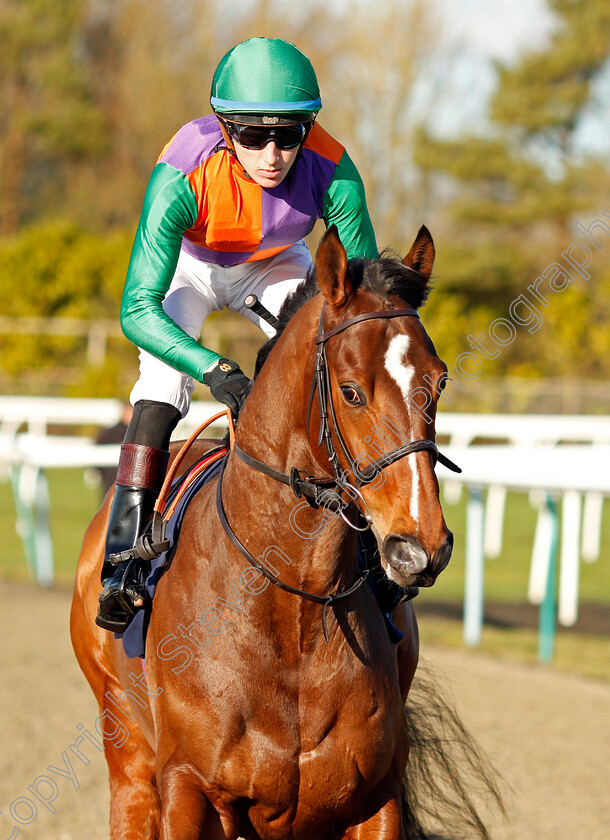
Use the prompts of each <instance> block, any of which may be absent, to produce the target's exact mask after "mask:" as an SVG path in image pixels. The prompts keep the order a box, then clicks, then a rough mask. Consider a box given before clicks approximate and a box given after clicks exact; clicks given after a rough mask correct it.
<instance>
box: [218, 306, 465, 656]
mask: <svg viewBox="0 0 610 840" xmlns="http://www.w3.org/2000/svg"><path fill="white" fill-rule="evenodd" d="M403 316H409V317H412V318H418V319H419V315H418V313H417V310H416V309H412V308H407V309H384V310H380V311H377V312H365V313H363V314H362V315H356V316H355V317H354V318H349V319H348V320H347V321H343V322H341V323H340V324H337V326H336V327H333V328H332V329H330V330H328V331H327V332H324V327H323V317H324V304H322V310H321V312H320V321H319V324H318V334H317V336H316V339H315V342H316V344H317V345H318V350H317V353H316V361H315V365H314V375H313V380H312V384H311V391H310V395H309V404H308V409H307V425H308V427H309V416H310V414H311V408H312V404H313V399H314V395H315V393H316V391H317V393H318V405H319V409H320V433H319V435H318V446H320V445H321V444H322V441H324V445H325V447H326V452H327V454H328V460H329V462H330V463H331V465H332V470H333V475H334V477H333V478H326V477H325V478H315V477H313V476H306V477H305V478H301V473H302V470H298V469H297V468H296V467H293V468H292V469H291V471H290V473H283V472H281V471H280V470H276V469H275V468H274V467H270V466H269V465H268V464H265V463H263V462H262V461H259V460H258V459H257V458H254V457H253V456H252V455H249V454H248V453H247V452H245V451H244V450H243V449H241V447H239V446H238V445H237V443H235V444H234V447H233V451H234V452H235V454H236V455H237V456H238V457H239V458H241V460H242V461H244V463H246V464H247V465H248V466H249V467H251V468H252V469H255V470H257V471H258V472H261V473H264V475H267V476H270V477H271V478H273V479H275V480H276V481H280V482H281V483H282V484H286V485H287V486H288V487H290V488H291V489H292V491H293V493H294V494H295V496H296V497H297V498H300V497H301V496H305V498H306V499H307V500H308V501H309V503H310V504H311V505H312V506H314V507H317V506H319V505H321V504H324V503H325V502H328V498H329V495H328V494H329V491H330V492H331V493H332V488H333V487H338V488H339V490H340V491H344V492H345V493H346V494H347V495H348V496H349V497H350V499H351V500H354V497H358V498H360V499H362V494H361V493H360V489H359V488H360V487H361V486H362V485H364V484H368V483H370V482H371V481H373V479H374V478H375V477H376V475H377V473H378V472H379V471H380V470H381V469H383V468H384V467H387V466H389V465H390V464H393V463H394V462H395V461H398V460H399V459H400V458H403V457H404V456H405V455H411V454H412V453H413V452H422V451H428V452H430V453H431V454H432V457H433V458H434V462H435V463H436V461H440V462H441V464H444V466H446V467H448V469H450V470H452V471H453V472H461V469H460V468H459V467H458V466H456V464H454V463H453V462H452V461H450V460H449V459H448V458H446V457H445V456H444V455H442V454H441V453H440V452H439V451H438V449H437V446H436V444H435V443H434V441H433V440H429V439H427V438H423V439H421V440H415V441H411V442H410V443H405V444H403V445H402V446H399V447H397V448H396V449H393V450H392V451H391V452H389V453H388V454H387V455H386V454H384V455H383V457H382V458H379V459H377V460H376V461H372V462H371V463H370V465H369V467H368V469H367V470H366V471H363V470H360V469H359V467H358V465H357V463H356V461H355V460H354V459H353V458H352V456H351V454H350V452H349V449H348V447H347V444H346V443H345V440H344V438H343V435H342V434H341V431H340V429H339V425H338V423H337V416H336V412H335V407H334V404H333V400H332V393H331V386H330V374H329V369H328V360H327V358H326V343H327V341H328V340H329V339H331V338H333V337H334V336H335V335H338V334H339V333H341V332H343V331H344V330H347V329H349V327H353V326H354V325H356V324H360V323H362V322H364V321H372V320H379V319H381V318H399V317H403ZM329 417H330V423H329ZM331 423H332V429H331ZM333 432H334V434H335V437H336V439H337V440H338V442H339V447H340V449H341V451H342V452H343V455H344V457H345V459H346V461H347V464H348V466H349V469H350V470H351V472H352V474H353V476H354V481H355V484H352V483H350V482H349V481H348V480H347V476H346V473H345V471H344V470H343V468H342V466H341V463H340V461H339V456H338V453H337V450H336V449H335V444H334V441H333ZM225 465H226V459H225V461H223V464H222V467H221V470H220V473H219V476H218V485H217V491H216V507H217V510H218V515H219V518H220V521H221V523H222V526H223V528H224V529H225V531H226V533H227V536H228V537H229V539H230V540H231V542H232V543H233V545H234V546H235V547H236V548H237V549H238V551H240V552H241V554H242V555H243V556H244V557H245V558H246V560H248V562H249V563H250V564H251V565H252V566H254V568H256V569H257V570H258V571H259V572H260V573H261V574H262V575H263V576H264V577H265V578H267V580H269V581H271V583H273V584H274V585H275V586H278V587H279V588H280V589H283V590H284V591H286V592H291V593H292V594H294V595H300V596H301V597H303V598H307V599H308V600H310V601H314V602H315V603H318V604H323V606H324V609H323V612H322V625H323V628H324V637H325V639H326V641H328V638H329V637H328V629H327V626H326V610H327V608H328V607H329V606H332V604H333V603H334V602H335V601H337V600H339V599H340V598H345V597H346V596H348V595H351V594H352V592H354V591H355V590H356V589H358V588H359V587H360V586H361V585H362V583H364V581H365V580H366V578H367V576H368V569H364V570H363V572H362V573H361V575H360V576H359V577H358V578H357V579H356V582H355V583H354V584H353V585H352V586H351V587H349V589H345V590H343V591H341V592H337V593H336V594H334V595H316V594H314V593H312V592H307V591H305V590H303V589H297V588H296V587H293V586H289V585H288V584H286V583H283V582H282V581H281V580H280V579H279V578H278V577H277V576H276V575H274V574H272V573H271V572H270V571H269V570H268V569H267V568H266V567H265V566H264V565H263V564H262V563H261V562H260V560H257V559H256V558H255V557H253V555H252V554H251V553H250V552H249V551H248V549H247V548H246V547H245V546H244V545H243V543H242V542H241V541H240V539H239V538H238V537H237V535H236V534H235V532H234V531H233V529H232V528H231V526H230V524H229V522H228V520H227V516H226V513H225V510H224V506H223V503H222V476H223V473H224V468H225ZM334 495H335V498H336V499H337V500H339V501H341V500H340V499H339V496H337V494H336V493H335V494H334ZM350 503H351V501H350V502H347V503H346V504H343V507H347V505H349V504H350ZM339 512H340V514H341V516H342V517H343V519H344V521H345V522H346V523H347V524H348V525H349V526H350V527H352V528H353V527H355V526H354V525H353V523H352V522H351V521H350V520H349V519H348V518H347V517H346V516H345V514H344V513H343V509H341V510H340V511H339ZM365 519H367V528H368V527H370V521H369V517H368V516H367V515H366V514H365ZM355 530H362V529H359V528H357V527H356V528H355ZM365 530H366V529H365Z"/></svg>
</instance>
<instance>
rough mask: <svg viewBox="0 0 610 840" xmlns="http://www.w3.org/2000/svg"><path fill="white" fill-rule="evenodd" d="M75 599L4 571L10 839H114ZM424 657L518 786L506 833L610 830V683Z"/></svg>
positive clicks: (1, 596)
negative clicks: (78, 644) (93, 735)
mask: <svg viewBox="0 0 610 840" xmlns="http://www.w3.org/2000/svg"><path fill="white" fill-rule="evenodd" d="M70 600H71V594H70V592H68V591H65V590H59V589H52V590H47V591H43V590H40V589H38V588H35V587H30V586H26V585H20V584H8V583H1V582H0V632H1V638H2V647H1V649H0V666H1V675H2V676H1V684H2V691H1V692H0V727H1V729H0V731H1V738H2V749H1V751H0V812H1V813H0V840H9V838H16V837H17V836H19V837H20V838H23V840H29V839H30V838H32V840H82V839H83V838H87V840H108V828H107V824H108V816H107V815H108V788H107V783H106V764H105V761H104V758H103V755H102V753H101V752H99V751H98V749H97V748H96V746H95V745H94V744H93V743H91V742H90V741H87V740H86V739H85V740H84V741H81V742H80V754H81V756H82V757H81V758H79V757H78V756H76V755H75V753H74V751H72V750H70V745H72V744H74V743H75V742H76V739H77V738H78V737H79V735H81V734H82V733H83V732H84V731H85V730H87V731H89V732H94V731H95V730H94V723H95V720H96V718H97V714H98V712H97V706H96V704H95V701H94V699H93V695H92V694H91V693H90V691H89V686H88V685H87V683H86V681H85V679H84V677H83V675H82V674H81V672H80V670H79V668H78V665H77V663H76V660H75V659H74V655H73V653H72V648H71V645H70V639H69V633H68V620H69V611H70ZM422 656H423V658H424V659H425V660H426V661H427V662H429V663H430V664H431V665H432V666H433V667H434V669H435V670H436V672H437V673H440V674H441V675H442V681H443V685H444V689H445V693H446V694H448V695H449V697H451V698H452V699H453V700H454V702H455V704H456V705H457V707H458V709H459V711H460V713H461V715H462V717H463V719H464V721H465V723H466V724H467V726H468V727H469V728H470V730H471V731H472V732H473V733H474V735H475V736H476V737H477V739H478V741H479V743H480V744H481V745H482V746H483V747H484V749H485V750H486V752H487V754H488V756H489V757H490V759H491V761H492V763H493V764H494V765H495V767H496V768H497V769H498V770H499V771H500V773H501V774H502V776H503V777H504V779H505V780H506V782H507V783H508V784H509V785H510V787H511V788H512V791H513V793H512V797H511V798H509V801H508V807H509V817H508V820H507V821H504V820H503V819H502V818H501V817H500V816H499V815H497V816H492V818H491V822H490V826H491V828H492V829H493V832H492V833H493V836H494V838H496V840H608V838H609V837H610V784H609V781H608V763H609V761H610V685H607V684H602V683H596V682H593V681H589V680H585V679H582V678H579V677H575V676H567V675H563V674H556V673H553V672H550V671H548V670H547V669H545V668H542V667H525V666H519V665H514V664H507V663H500V662H496V661H494V660H491V659H488V658H486V657H483V656H480V655H477V654H475V653H472V652H466V651H455V650H444V649H440V648H429V649H426V650H424V651H422ZM87 762H88V763H87ZM49 768H55V769H49ZM59 771H61V772H59ZM49 778H50V779H52V780H54V783H55V786H56V788H55V789H54V788H53V787H52V786H51V784H50V783H49V782H48V781H46V780H45V779H49ZM36 792H38V793H39V795H40V796H41V797H42V798H43V799H44V798H46V799H50V800H52V801H50V802H49V805H48V806H45V805H43V804H42V802H41V801H40V800H39V799H37V797H36ZM53 797H54V798H53ZM11 811H12V814H11ZM34 811H36V813H34ZM15 815H16V818H15ZM15 826H16V828H15ZM17 828H18V829H19V834H16V833H15V832H16V830H17Z"/></svg>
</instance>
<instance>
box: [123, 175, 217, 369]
mask: <svg viewBox="0 0 610 840" xmlns="http://www.w3.org/2000/svg"><path fill="white" fill-rule="evenodd" d="M196 219H197V202H196V199H195V194H194V192H193V189H192V187H191V185H190V184H189V182H188V180H187V178H186V177H185V175H183V174H182V173H181V172H179V171H178V170H177V169H175V168H174V167H173V166H170V165H169V164H167V163H159V164H157V166H156V167H155V168H154V170H153V173H152V175H151V178H150V181H149V183H148V188H147V190H146V195H145V197H144V206H143V208H142V214H141V216H140V223H139V225H138V230H137V232H136V237H135V241H134V245H133V249H132V252H131V259H130V261H129V269H128V271H127V280H126V281H125V289H124V291H123V299H122V302H121V327H122V328H123V332H124V333H125V335H126V336H127V338H128V339H129V340H130V341H132V342H133V343H134V344H136V345H137V346H138V347H141V348H142V349H143V350H146V351H147V352H148V353H151V354H152V355H153V356H156V357H157V358H159V359H161V360H162V361H163V362H165V363H166V364H168V365H170V366H171V367H174V368H176V369H177V370H179V371H181V372H182V373H186V374H188V375H189V376H192V377H193V378H194V379H196V380H197V381H199V382H202V381H203V374H204V373H205V372H206V370H208V369H209V368H210V367H211V366H212V365H213V364H215V362H216V361H217V360H218V359H220V358H221V357H220V356H219V355H218V354H217V353H214V352H213V351H212V350H208V349H207V348H206V347H203V346H202V345H201V344H199V342H198V341H197V340H196V339H194V338H191V337H190V336H189V335H188V334H187V333H185V332H184V330H182V329H181V328H180V327H179V326H178V325H177V324H176V323H175V322H174V321H173V320H172V319H171V318H170V317H169V316H168V315H166V313H165V312H164V310H163V299H164V297H165V295H166V293H167V290H168V289H169V286H170V283H171V281H172V278H173V276H174V272H175V270H176V265H177V263H178V256H179V254H180V245H181V243H182V236H183V234H184V232H185V231H186V230H188V229H189V228H191V227H192V226H193V225H194V224H195V221H196Z"/></svg>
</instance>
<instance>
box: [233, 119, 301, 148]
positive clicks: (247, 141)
mask: <svg viewBox="0 0 610 840" xmlns="http://www.w3.org/2000/svg"><path fill="white" fill-rule="evenodd" d="M222 123H223V125H224V127H225V128H226V129H227V132H228V133H229V135H230V136H231V137H232V138H233V140H235V141H236V142H237V143H239V145H240V146H243V147H244V149H257V150H260V149H264V148H265V146H266V145H267V143H271V142H273V143H275V145H276V146H277V147H278V149H282V150H287V149H294V148H296V147H297V146H300V145H301V143H302V142H303V140H304V139H305V136H306V135H307V128H308V127H309V126H305V125H303V124H301V125H273V126H271V125H242V124H240V123H234V122H228V121H227V120H223V121H222Z"/></svg>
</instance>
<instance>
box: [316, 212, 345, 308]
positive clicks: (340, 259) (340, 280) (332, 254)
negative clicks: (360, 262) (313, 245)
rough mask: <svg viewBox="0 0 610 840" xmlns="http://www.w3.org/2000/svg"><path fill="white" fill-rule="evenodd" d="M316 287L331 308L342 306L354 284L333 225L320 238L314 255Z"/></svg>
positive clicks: (343, 250)
mask: <svg viewBox="0 0 610 840" xmlns="http://www.w3.org/2000/svg"><path fill="white" fill-rule="evenodd" d="M316 275H317V278H318V287H319V289H320V291H321V292H322V294H323V295H324V298H325V300H326V301H327V302H328V303H329V304H330V305H331V306H343V305H344V304H346V303H347V301H348V300H349V299H350V297H351V296H352V293H353V291H354V283H353V280H352V277H351V275H350V273H349V269H348V267H347V254H346V253H345V248H344V247H343V245H342V244H341V240H340V239H339V234H338V233H337V228H336V226H335V225H332V226H331V227H329V229H328V230H327V231H326V233H325V234H324V236H323V237H322V239H321V241H320V244H319V246H318V251H317V253H316Z"/></svg>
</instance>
